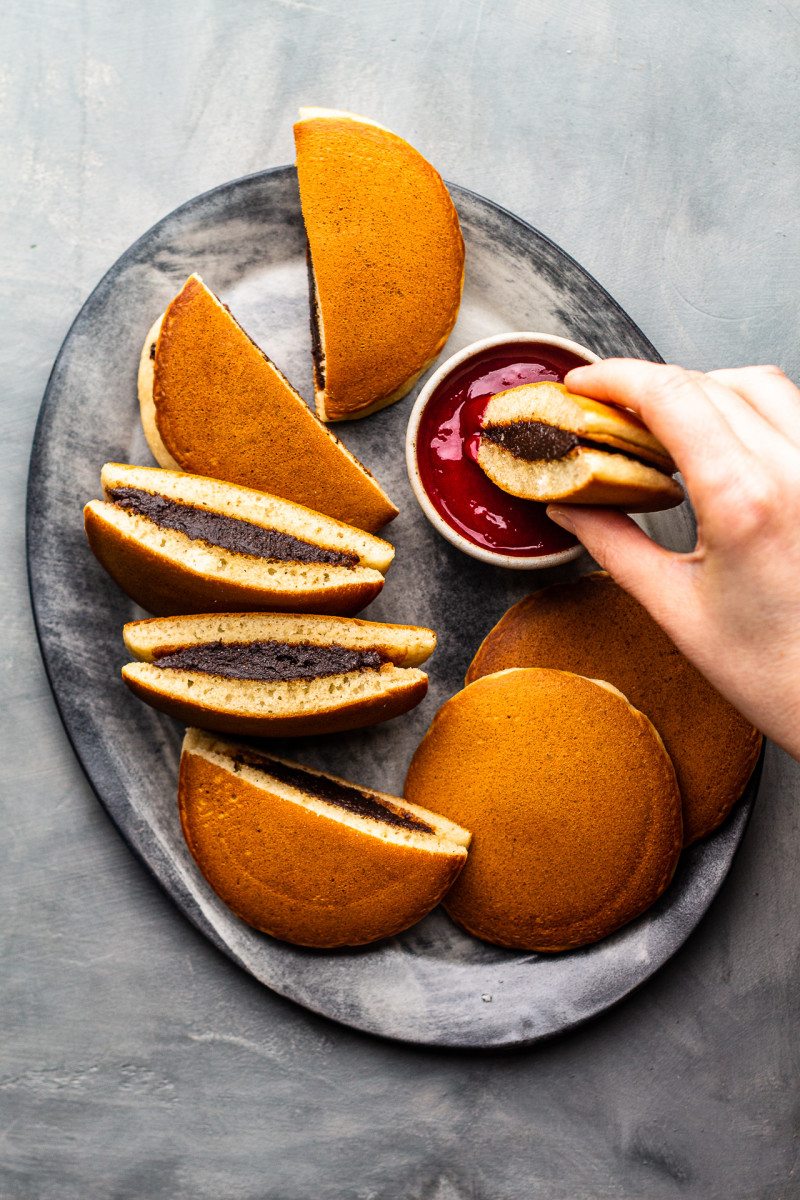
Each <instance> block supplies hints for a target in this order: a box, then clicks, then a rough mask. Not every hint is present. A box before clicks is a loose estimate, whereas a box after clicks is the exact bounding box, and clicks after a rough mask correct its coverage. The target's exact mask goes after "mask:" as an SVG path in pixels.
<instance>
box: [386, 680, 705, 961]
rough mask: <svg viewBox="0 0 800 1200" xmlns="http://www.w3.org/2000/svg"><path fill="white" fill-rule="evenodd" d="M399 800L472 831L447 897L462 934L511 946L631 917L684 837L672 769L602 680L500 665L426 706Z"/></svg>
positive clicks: (549, 943)
mask: <svg viewBox="0 0 800 1200" xmlns="http://www.w3.org/2000/svg"><path fill="white" fill-rule="evenodd" d="M404 795H405V797H406V799H407V800H410V801H411V802H412V803H419V802H420V800H421V798H422V797H423V796H424V797H425V802H426V804H429V805H430V807H431V808H433V809H434V810H435V811H436V812H441V813H443V814H444V815H445V816H446V817H449V818H450V820H451V821H456V822H457V823H458V824H463V825H464V826H465V828H467V829H469V830H470V831H471V833H472V839H473V840H472V845H471V848H470V853H469V858H468V859H467V863H466V865H465V867H464V870H463V871H462V873H461V875H460V876H459V878H458V879H457V880H456V883H455V884H454V886H453V888H452V889H451V891H450V892H449V893H448V895H447V897H446V898H445V902H444V903H445V907H446V909H447V911H448V913H449V914H450V916H451V917H452V918H453V919H454V920H455V921H456V922H457V923H458V924H459V925H461V926H462V927H463V928H464V929H466V930H467V932H468V933H472V934H474V935H475V936H476V937H479V938H483V939H484V940H486V941H489V942H494V943H496V944H497V945H500V946H508V947H512V948H515V949H519V950H539V951H548V952H549V951H557V950H570V949H573V948H575V947H577V946H585V945H587V944H589V943H590V942H595V941H597V940H598V939H599V938H602V937H605V936H606V935H607V934H609V933H613V931H614V930H615V929H619V928H620V926H622V925H625V924H626V923H627V922H628V921H631V920H633V918H634V917H637V916H639V915H640V914H641V913H643V912H644V911H645V910H646V909H647V908H649V907H650V905H651V904H653V903H654V901H655V900H657V899H658V897H659V896H660V895H661V894H662V892H663V891H664V889H665V888H666V886H667V884H668V883H669V881H670V879H671V878H672V875H673V872H674V870H675V866H676V864H677V861H678V857H679V855H680V851H681V844H682V824H681V803H680V796H679V793H678V787H677V783H676V781H675V772H674V771H673V768H672V763H671V762H670V759H669V756H668V754H667V753H666V751H665V749H664V746H663V744H662V742H661V739H660V738H659V736H658V734H657V733H656V731H655V730H654V728H653V726H652V725H651V723H650V722H649V721H648V719H647V718H646V717H645V716H643V715H642V713H640V712H637V711H636V709H635V708H633V706H632V705H630V704H629V703H628V701H627V700H626V699H625V697H624V696H623V695H622V694H621V693H620V692H618V691H617V690H616V688H612V687H611V686H610V685H609V684H606V683H600V682H597V681H596V680H591V679H584V678H581V677H580V676H578V675H573V674H571V673H569V672H565V671H549V670H539V669H521V670H508V671H500V672H499V673H497V674H495V675H489V676H487V677H486V678H484V679H479V680H478V681H477V682H476V683H472V684H470V685H469V686H468V687H467V688H465V689H464V691H462V692H459V693H457V695H455V696H453V697H452V698H451V699H450V700H448V701H447V702H446V703H445V704H444V705H443V706H442V707H441V708H440V709H439V711H438V712H437V714H436V716H435V717H434V719H433V723H432V725H431V727H430V729H429V730H428V732H427V733H426V735H425V737H424V738H423V740H422V742H421V743H420V745H419V747H418V749H417V751H416V753H415V755H414V757H413V759H412V761H411V765H410V767H409V770H408V777H407V779H406V784H405V789H404Z"/></svg>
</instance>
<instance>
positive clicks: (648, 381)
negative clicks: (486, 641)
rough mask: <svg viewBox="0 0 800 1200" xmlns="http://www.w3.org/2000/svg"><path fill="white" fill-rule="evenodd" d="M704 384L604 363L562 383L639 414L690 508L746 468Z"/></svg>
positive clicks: (744, 454)
mask: <svg viewBox="0 0 800 1200" xmlns="http://www.w3.org/2000/svg"><path fill="white" fill-rule="evenodd" d="M704 379H705V377H704V376H703V375H702V374H701V373H700V372H697V371H686V370H684V368H683V367H674V366H664V365H663V364H661V363H649V362H643V361H641V360H639V359H632V358H608V359H605V360H604V361H603V362H599V363H594V364H592V366H588V367H577V368H576V369H575V370H574V371H570V372H569V374H568V375H567V377H566V379H565V381H564V382H565V384H566V386H567V387H568V388H570V389H571V390H572V391H575V392H579V393H581V394H583V395H586V396H590V397H592V398H593V399H595V400H603V401H605V402H606V403H611V404H619V405H624V406H626V407H627V408H630V409H632V410H633V411H634V412H635V413H638V415H639V416H640V417H641V418H642V420H643V421H644V423H645V425H647V427H648V428H649V429H650V430H652V432H653V433H654V434H655V436H656V437H657V438H658V439H659V441H660V442H662V443H663V445H664V446H665V447H666V448H667V450H668V451H669V453H670V454H671V455H672V457H673V459H674V460H675V462H676V463H677V465H678V468H679V469H680V471H681V472H682V474H683V475H684V477H685V479H686V483H687V485H688V487H689V492H690V494H691V495H692V497H693V499H694V500H695V502H696V503H702V502H703V500H704V499H705V498H706V496H710V495H714V494H716V493H717V492H718V491H719V490H720V489H721V488H724V487H726V486H727V485H728V484H729V482H730V480H731V479H732V478H733V479H735V478H737V477H743V476H745V475H746V473H747V471H748V467H749V452H748V450H747V448H746V440H747V439H745V440H744V441H743V440H742V439H741V438H740V437H738V436H737V434H736V433H735V431H734V429H733V427H732V425H731V423H730V421H729V420H728V419H727V417H728V416H729V415H730V414H725V413H723V412H722V411H721V409H720V407H719V406H718V405H717V404H715V403H712V401H711V399H710V398H709V395H708V393H707V391H706V388H705V387H704V386H703V382H702V381H703V380H704ZM717 386H719V385H717Z"/></svg>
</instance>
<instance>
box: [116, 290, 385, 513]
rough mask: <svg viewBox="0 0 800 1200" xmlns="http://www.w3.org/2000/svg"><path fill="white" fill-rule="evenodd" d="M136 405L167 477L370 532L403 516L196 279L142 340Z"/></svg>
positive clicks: (152, 447)
mask: <svg viewBox="0 0 800 1200" xmlns="http://www.w3.org/2000/svg"><path fill="white" fill-rule="evenodd" d="M139 406H140V410H141V415H142V424H143V426H144V431H145V436H146V437H147V442H148V445H149V446H150V449H151V450H152V452H153V456H154V458H155V459H156V462H157V463H158V464H159V466H161V467H165V468H166V469H168V470H175V469H180V470H183V471H189V472H192V473H194V474H196V475H208V476H212V477H213V478H214V479H224V480H226V481H227V482H228V483H238V484H242V485H243V486H244V487H251V488H256V489H258V490H259V491H264V492H270V493H272V494H274V495H276V496H282V497H283V498H284V499H286V500H293V501H295V503H297V504H303V505H305V506H306V507H307V508H312V509H314V511H315V512H321V513H325V514H326V515H327V516H329V517H334V518H335V519H336V520H338V521H344V522H346V523H347V524H348V525H355V526H357V527H358V528H359V529H366V530H368V531H369V532H370V533H374V532H375V531H376V530H378V529H380V528H381V527H382V526H383V525H385V524H386V523H387V522H388V521H391V520H392V519H393V518H394V517H396V516H397V509H396V507H395V506H394V504H392V502H391V500H390V499H389V497H388V496H387V495H386V493H385V492H384V491H383V489H382V488H381V487H380V486H379V484H378V483H377V481H376V480H375V479H374V477H373V476H372V475H371V474H370V473H369V471H367V469H366V468H365V467H363V466H362V465H361V463H360V462H359V461H358V459H357V458H355V457H354V456H353V455H352V454H350V452H349V451H348V450H346V449H345V447H344V446H343V445H342V443H341V442H340V441H339V440H338V439H337V438H335V437H334V436H333V434H332V433H330V431H329V430H328V429H326V428H325V426H324V425H323V424H322V423H321V422H320V421H319V420H317V418H316V417H315V416H314V414H313V413H312V412H311V410H310V409H309V407H308V405H307V404H306V403H305V401H304V400H303V398H302V396H300V395H299V394H298V393H297V392H296V391H295V390H294V388H293V387H292V386H291V384H290V383H289V381H288V379H286V377H285V376H284V375H283V374H282V373H281V372H280V371H279V370H278V368H277V367H276V366H275V364H274V363H273V362H271V361H270V359H269V358H267V356H266V354H264V352H263V351H262V350H260V349H259V347H258V346H256V344H255V342H253V341H252V340H251V338H249V337H248V335H247V334H246V333H245V331H244V330H243V329H242V328H241V326H240V325H239V324H238V323H237V322H236V321H235V320H234V318H233V317H232V316H231V314H230V312H229V311H228V309H227V308H226V307H225V305H224V304H223V303H222V302H221V301H220V300H219V299H218V298H217V297H216V296H215V295H214V294H213V292H211V291H209V289H208V288H207V287H206V286H205V284H204V283H203V281H202V280H201V279H200V278H199V276H197V275H192V276H191V277H190V278H189V279H188V280H187V282H186V284H185V285H184V287H183V289H182V290H181V291H180V293H179V294H178V295H177V296H176V297H175V299H174V300H173V301H172V303H171V304H170V305H169V307H168V308H167V311H166V313H165V314H164V316H163V317H162V318H159V320H158V321H156V323H155V325H154V326H153V328H152V329H151V330H150V331H149V333H148V335H147V337H146V338H145V343H144V347H143V349H142V355H141V361H140V364H139Z"/></svg>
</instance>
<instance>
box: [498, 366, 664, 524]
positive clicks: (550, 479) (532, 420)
mask: <svg viewBox="0 0 800 1200" xmlns="http://www.w3.org/2000/svg"><path fill="white" fill-rule="evenodd" d="M478 465H479V466H480V467H481V469H482V470H483V471H484V472H485V474H486V475H488V477H489V479H491V481H492V483H495V484H497V486H498V487H499V488H502V490H503V491H504V492H509V493H510V494H511V495H512V496H520V497H521V498H522V499H525V500H539V501H546V502H550V501H558V503H560V504H606V505H612V506H615V507H617V508H623V509H625V511H626V512H656V511H658V510H660V509H665V508H673V507H674V506H675V505H676V504H680V503H681V501H682V500H683V488H682V487H681V485H680V484H679V483H678V481H677V480H675V479H673V478H672V475H673V473H674V472H675V471H676V470H677V468H676V466H675V464H674V462H673V461H672V459H671V458H670V456H669V454H668V453H667V451H666V450H665V449H664V447H663V446H662V445H661V443H660V442H659V441H658V440H657V439H656V438H655V437H653V435H652V433H650V431H649V430H648V429H647V428H646V426H645V425H643V423H642V422H641V421H640V420H639V418H638V417H637V416H635V414H634V413H632V412H628V411H627V409H623V408H616V407H614V406H613V405H611V404H601V403H600V402H599V401H598V400H591V399H589V398H588V397H587V396H578V395H575V394H574V393H572V392H568V391H567V389H566V388H565V387H564V384H563V383H550V382H540V383H527V384H522V385H521V386H520V387H516V388H510V389H509V390H508V391H505V392H498V393H497V395H495V396H492V398H491V399H490V400H489V403H488V404H487V406H486V410H485V412H484V414H483V418H482V421H481V435H480V445H479V447H478Z"/></svg>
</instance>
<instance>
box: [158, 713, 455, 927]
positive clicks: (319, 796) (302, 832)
mask: <svg viewBox="0 0 800 1200" xmlns="http://www.w3.org/2000/svg"><path fill="white" fill-rule="evenodd" d="M178 805H179V809H180V817H181V825H182V827H183V833H184V836H185V838H186V843H187V845H188V847H189V850H190V851H191V853H192V855H193V857H194V859H195V861H196V862H197V865H198V866H199V868H200V870H201V872H202V873H203V875H204V877H205V878H206V880H207V881H208V883H209V884H210V885H211V887H212V888H213V889H214V891H215V892H216V893H217V894H218V895H219V896H220V897H221V899H222V900H224V902H225V903H226V904H227V905H228V907H229V908H231V909H232V910H233V911H234V912H235V913H236V915H237V916H238V917H241V919H242V920H243V921H246V922H247V923H248V924H249V925H253V926H254V927H255V928H256V929H260V930H263V931H264V932H265V933H270V934H272V936H273V937H277V938H281V939H282V940H283V941H287V942H293V943H295V944H296V945H300V946H315V947H332V946H360V945H363V944H364V943H366V942H373V941H375V940H376V939H377V938H384V937H389V936H390V935H392V934H395V933H399V932H400V930H402V929H407V928H408V926H409V925H413V924H414V923H415V922H416V921H419V920H420V919H421V918H422V917H424V916H425V915H426V913H428V912H430V910H431V909H432V908H433V907H434V906H435V905H436V904H438V903H439V901H440V900H441V898H442V896H443V895H444V894H445V892H446V891H447V889H448V888H449V887H450V885H451V884H452V882H453V880H454V879H455V878H456V876H457V875H458V873H459V871H460V870H461V868H462V867H463V865H464V862H465V861H466V857H467V847H468V846H469V840H470V836H469V833H468V832H467V831H466V830H465V829H461V828H459V827H458V826H457V825H454V824H453V823H452V822H451V821H448V820H447V819H446V818H445V817H442V816H438V815H437V814H435V813H432V812H429V811H428V810H427V809H425V808H423V807H420V806H419V805H415V804H408V803H407V802H406V801H404V800H401V799H399V798H398V797H396V796H389V795H386V794H385V793H384V792H377V791H374V790H373V789H371V788H365V787H361V786H360V785H358V784H354V783H350V782H348V781H347V780H345V779H339V778H338V777H336V776H334V775H328V774H325V773H323V772H322V771H314V770H312V769H311V768H309V767H304V766H302V765H301V764H300V763H297V762H292V761H291V760H289V759H285V758H276V757H275V756H274V755H272V754H269V753H264V752H263V751H259V750H255V749H253V748H252V747H250V746H242V745H237V744H235V743H231V742H221V741H218V740H217V739H216V738H214V737H211V736H209V735H208V734H205V733H202V732H201V731H200V730H199V729H189V730H188V731H187V733H186V738H185V740H184V743H183V754H182V755H181V765H180V775H179V783H178Z"/></svg>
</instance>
